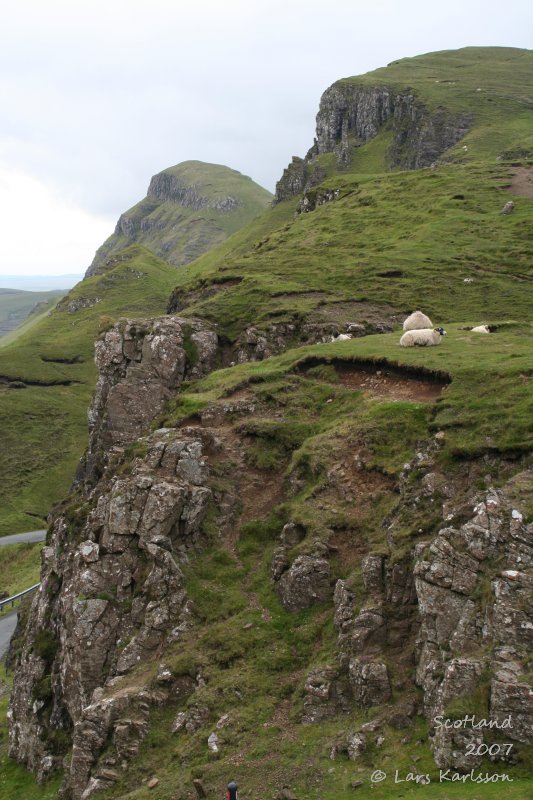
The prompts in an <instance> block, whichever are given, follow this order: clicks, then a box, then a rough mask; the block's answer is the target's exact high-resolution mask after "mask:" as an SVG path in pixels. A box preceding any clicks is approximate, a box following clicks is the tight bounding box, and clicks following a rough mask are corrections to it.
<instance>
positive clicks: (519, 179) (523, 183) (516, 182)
mask: <svg viewBox="0 0 533 800" xmlns="http://www.w3.org/2000/svg"><path fill="white" fill-rule="evenodd" d="M509 191H510V192H511V194H516V195H518V196H519V197H529V198H530V199H533V167H517V168H516V169H514V170H513V179H512V181H511V185H510V187H509Z"/></svg>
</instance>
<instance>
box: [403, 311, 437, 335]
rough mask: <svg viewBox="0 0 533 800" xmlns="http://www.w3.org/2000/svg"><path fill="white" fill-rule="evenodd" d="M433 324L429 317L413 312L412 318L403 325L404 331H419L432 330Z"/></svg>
mask: <svg viewBox="0 0 533 800" xmlns="http://www.w3.org/2000/svg"><path fill="white" fill-rule="evenodd" d="M432 327H433V323H432V321H431V320H430V318H429V317H426V315H425V314H422V312H421V311H413V313H412V314H411V316H410V317H407V319H406V320H405V322H404V323H403V329H404V331H419V330H421V329H422V328H432Z"/></svg>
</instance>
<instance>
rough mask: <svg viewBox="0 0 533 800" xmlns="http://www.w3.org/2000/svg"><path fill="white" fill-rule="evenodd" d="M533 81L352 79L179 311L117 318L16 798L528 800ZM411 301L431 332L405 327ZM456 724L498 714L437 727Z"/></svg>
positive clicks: (21, 662)
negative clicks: (238, 792)
mask: <svg viewBox="0 0 533 800" xmlns="http://www.w3.org/2000/svg"><path fill="white" fill-rule="evenodd" d="M458 76H464V77H462V78H461V77H458ZM532 77H533V53H531V52H529V51H521V50H512V49H500V48H480V49H477V48H467V49H466V50H463V51H456V52H445V53H438V54H430V55H428V56H421V57H417V58H416V59H406V60H404V61H400V62H398V63H395V64H393V65H391V66H390V67H388V68H386V69H384V70H379V71H377V72H376V73H372V75H370V76H363V77H362V78H350V79H346V80H345V81H341V82H339V83H337V84H335V86H334V87H332V88H331V89H328V90H327V91H326V93H325V95H324V98H325V99H323V101H322V104H321V110H320V112H319V115H318V120H317V144H316V146H315V147H314V148H313V149H312V150H311V151H310V153H309V154H308V156H307V157H306V159H302V160H301V161H300V162H295V164H294V166H293V168H291V169H290V170H289V173H286V174H285V176H284V178H283V179H282V181H281V190H280V188H279V187H278V202H277V204H276V205H275V206H274V207H273V208H271V209H268V210H267V211H265V212H264V213H263V214H262V215H261V216H260V217H258V218H257V219H256V220H254V221H253V222H252V223H251V224H250V225H249V226H248V227H247V228H245V229H243V230H242V231H240V232H238V233H236V234H235V235H234V236H232V237H231V238H230V239H228V240H227V241H226V242H224V243H223V244H221V245H220V246H219V247H217V248H216V249H214V250H212V251H210V252H209V253H207V254H205V255H204V256H202V257H201V258H200V259H198V260H197V261H195V262H193V263H191V264H188V265H185V266H184V267H182V268H181V269H180V270H179V271H177V272H176V271H172V272H171V275H170V277H171V278H172V281H173V284H174V285H175V287H176V288H175V289H174V292H173V293H172V297H171V300H170V304H169V310H170V311H171V312H172V317H171V318H169V317H163V318H157V319H149V318H147V317H148V309H146V312H143V314H142V317H143V318H142V319H141V320H139V319H138V318H137V319H136V318H132V319H131V320H129V321H125V320H122V321H121V322H120V323H119V324H117V325H115V326H113V327H110V328H109V329H108V330H106V331H105V333H104V334H103V336H102V338H101V340H100V342H99V344H98V353H97V355H98V366H99V382H98V391H97V393H96V395H95V397H94V399H93V401H92V404H91V407H90V430H91V438H90V449H89V452H88V455H87V458H86V459H85V461H84V463H83V465H82V467H81V468H80V471H79V473H78V481H77V485H76V487H75V489H74V490H73V491H72V493H71V494H70V495H69V496H68V497H67V498H66V499H65V501H64V502H63V503H62V504H61V505H60V506H59V507H57V508H56V510H55V512H54V514H53V519H52V524H51V526H50V532H49V540H48V547H47V548H46V551H45V558H44V559H43V570H42V578H43V588H42V590H41V591H40V592H39V594H38V596H37V598H36V600H35V602H34V604H33V607H32V609H31V611H27V612H25V616H24V623H25V627H24V626H21V628H20V631H19V636H18V637H17V639H16V641H15V643H14V646H13V651H12V657H13V658H14V659H15V662H16V663H15V666H16V669H15V677H14V690H13V695H12V704H11V710H12V715H11V722H10V752H11V756H12V757H13V758H14V759H16V760H17V761H18V762H19V764H18V766H15V765H14V764H13V763H11V764H10V766H9V769H8V770H7V771H6V775H7V778H6V781H5V784H4V790H5V796H6V798H7V797H8V796H9V793H11V795H13V789H14V787H16V788H17V790H19V791H20V787H22V791H24V790H25V788H26V787H27V789H28V792H27V793H28V796H29V797H33V796H35V797H41V798H43V797H46V794H47V793H49V794H52V793H55V791H56V788H57V785H58V782H59V780H61V781H62V793H63V797H65V798H66V800H67V799H68V800H81V798H86V797H87V796H90V795H93V794H96V796H101V797H102V798H104V797H105V798H116V800H119V799H120V800H126V799H127V800H148V798H150V797H154V796H157V797H158V798H160V800H176V798H179V800H190V798H191V797H194V796H195V794H196V796H197V797H204V796H207V797H217V796H219V795H222V793H223V791H224V787H225V785H226V783H227V781H228V780H230V779H235V780H237V782H238V783H239V785H240V786H241V789H242V796H243V797H258V798H259V797H261V798H264V797H267V798H271V799H272V800H274V799H275V800H294V798H298V800H303V798H305V799H306V800H307V798H315V797H316V798H321V800H348V798H350V797H353V796H357V795H358V794H360V795H361V796H362V797H366V796H367V795H368V796H370V795H371V796H372V798H375V800H392V798H397V797H399V796H405V797H412V798H413V800H414V799H415V798H418V800H430V798H431V799H432V800H433V798H438V800H459V798H461V800H479V798H481V797H483V800H488V799H489V798H494V800H495V798H496V796H501V793H502V791H505V795H506V797H509V798H510V799H511V800H525V798H526V797H528V796H530V795H531V785H532V784H531V775H530V771H529V766H530V764H531V744H532V741H531V723H532V722H533V720H532V717H531V711H530V703H529V697H530V696H531V685H530V684H531V657H530V653H531V630H533V620H532V619H531V613H530V611H531V609H530V604H529V603H528V595H529V592H530V587H531V581H532V576H531V565H532V564H533V548H532V534H533V527H532V523H531V520H532V514H533V505H532V501H533V478H532V462H531V450H532V446H533V443H532V441H531V438H530V436H531V430H530V419H531V416H532V396H531V388H530V387H531V376H532V375H533V360H532V356H531V353H532V348H531V342H532V327H531V320H530V317H529V314H530V307H531V289H530V287H531V279H532V276H531V273H530V266H529V265H530V262H531V255H532V253H531V240H530V237H529V220H530V218H531V210H532V208H533V200H532V199H531V198H530V197H528V196H524V195H527V192H524V191H523V189H522V188H521V187H522V186H523V185H525V184H527V185H529V183H528V181H529V176H530V175H531V160H530V158H529V157H528V155H527V152H526V151H527V150H528V147H529V144H528V130H527V129H526V126H525V120H526V116H525V114H526V111H525V109H526V103H527V102H528V99H527V95H528V91H529V87H530V85H531V78H532ZM367 87H369V92H370V94H365V92H366V90H367ZM383 87H386V88H387V92H386V94H387V97H388V99H387V98H386V97H385V93H384V92H383V91H382V89H383ZM377 89H379V91H377ZM478 89H480V90H481V91H478ZM361 92H363V94H361ZM373 104H374V105H373ZM378 107H379V108H381V112H380V115H381V116H380V117H379V125H375V127H374V129H373V132H372V131H371V129H370V128H369V127H368V128H367V123H370V122H372V120H374V122H375V121H376V119H377V117H376V116H375V114H374V111H375V109H376V108H378ZM409 120H411V123H412V124H410V123H409ZM339 126H340V127H339ZM365 131H366V132H365ZM370 133H372V135H369V134H370ZM458 133H459V134H460V136H459V138H456V140H455V141H453V142H452V140H453V139H454V137H456V136H457V134H458ZM450 142H451V144H450ZM465 142H468V143H467V144H465ZM465 147H466V148H467V149H466V150H465V149H464V148H465ZM437 151H438V152H437ZM430 152H431V158H432V161H431V164H428V165H424V164H425V160H426V158H427V157H428V155H429V153H430ZM517 175H518V176H520V181H519V182H518V183H517V182H516V177H517ZM299 180H300V183H298V181H299ZM513 187H514V188H513ZM510 200H512V201H513V203H514V206H513V207H512V208H509V207H507V209H506V213H502V210H503V208H504V206H506V204H507V202H508V201H510ZM131 253H133V258H134V259H140V260H141V261H140V262H139V263H142V260H143V259H146V258H148V256H147V254H146V252H144V251H140V250H138V249H137V248H135V249H134V250H133V251H126V253H125V254H122V255H120V254H119V255H117V256H115V258H116V259H117V264H118V265H120V264H121V263H122V262H121V260H120V259H122V258H125V259H128V258H130V257H132V256H131ZM150 259H151V263H153V262H154V261H155V259H153V258H152V257H150ZM125 264H126V268H128V269H130V273H128V274H129V278H128V279H126V277H125V276H124V277H123V280H124V284H123V285H124V286H126V285H127V286H130V284H129V282H128V281H129V280H131V279H132V276H133V275H134V274H135V273H132V272H131V269H132V265H131V264H130V263H129V262H128V261H126V262H125ZM157 264H158V265H159V267H160V268H161V269H163V265H160V264H159V262H157ZM115 268H116V269H119V266H117V267H115ZM136 269H138V270H139V271H142V267H141V266H137V267H136ZM112 274H113V272H112V271H111V272H110V273H103V274H102V275H97V276H95V277H94V278H91V279H90V280H91V281H98V280H105V279H106V277H108V276H112ZM164 274H165V280H164V285H166V284H167V279H168V277H169V275H168V273H167V272H165V273H164ZM89 285H91V286H92V285H93V284H89ZM82 286H83V284H82ZM162 288H163V287H162ZM96 293H97V284H96V283H95V284H94V294H91V295H90V296H91V297H92V298H93V299H94V295H95V294H96ZM159 302H160V295H158V299H157V303H155V305H157V304H158V303H159ZM417 307H422V308H423V310H424V311H425V312H426V313H428V314H429V315H430V316H431V317H432V319H433V322H434V323H435V324H441V325H444V326H445V327H446V329H447V335H446V336H445V337H443V340H442V341H441V342H440V345H439V346H438V347H434V348H431V349H428V348H409V349H404V348H401V347H400V346H399V338H400V330H401V322H402V320H403V318H404V317H405V316H406V314H407V313H408V312H410V311H412V310H413V309H414V308H417ZM138 308H139V306H138V305H136V308H135V309H134V311H135V314H134V315H133V314H132V317H133V316H135V317H138V313H137V309H138ZM87 313H88V312H87ZM480 323H485V324H487V325H489V327H490V333H489V334H486V333H485V334H481V333H475V332H472V331H471V327H472V326H473V325H475V324H480ZM105 327H107V326H105ZM339 333H343V334H345V335H346V336H351V337H352V338H351V340H346V339H345V338H343V339H342V340H341V341H332V338H333V337H336V336H337V334H339ZM47 348H48V349H47ZM28 352H29V351H28ZM48 352H50V353H52V352H53V348H52V346H51V342H48V344H47V343H46V342H45V343H44V346H43V350H42V355H46V354H48ZM76 352H77V349H76V347H75V346H74V345H73V347H72V348H71V349H70V350H69V353H70V354H71V355H72V356H73V357H74V356H75V354H76ZM35 369H36V367H35ZM42 369H43V370H44V371H46V375H47V376H48V380H50V379H51V378H52V377H53V378H55V379H56V380H57V379H59V378H61V377H63V376H66V375H67V374H68V375H69V376H70V377H75V376H76V375H77V374H79V373H78V370H81V369H82V367H81V366H80V365H79V364H76V363H75V359H74V358H73V363H71V364H69V365H59V364H55V365H50V364H49V363H48V364H43V365H42ZM44 371H43V373H42V374H43V376H44V374H45V372H44ZM208 373H209V374H208ZM27 391H29V389H26V390H24V392H27ZM168 397H170V399H169V400H168V402H167V403H166V404H165V406H164V407H163V400H165V399H166V398H168ZM130 412H131V413H130ZM149 420H152V421H151V424H150V425H149ZM26 623H27V624H26ZM466 714H475V715H476V717H477V719H485V718H486V719H489V718H490V719H494V720H496V721H498V722H499V724H501V723H502V722H503V720H505V719H506V718H508V717H509V716H510V717H511V718H512V725H511V729H508V728H505V729H504V730H501V731H500V730H488V731H487V730H481V731H480V730H472V729H468V730H463V729H460V730H459V727H460V726H455V727H453V725H452V727H450V728H445V727H443V726H438V725H437V722H436V721H437V719H439V718H441V719H449V720H451V722H452V723H454V722H457V721H459V722H460V721H461V719H462V718H463V717H464V716H465V715H466ZM504 743H505V744H504ZM489 748H490V749H489ZM502 748H504V749H502ZM509 748H510V749H509ZM6 750H7V746H4V748H3V754H5V753H6ZM24 768H27V769H29V770H31V771H32V772H33V773H35V774H36V775H37V776H38V777H39V779H42V780H44V781H46V780H50V783H49V784H48V785H47V784H46V783H45V784H44V788H43V789H42V790H39V789H37V788H36V787H35V785H34V783H33V781H32V778H31V777H30V776H28V775H27V774H26V773H25V772H24ZM376 770H379V771H380V776H378V782H375V780H374V778H375V776H376ZM495 774H496V775H504V776H507V777H506V778H501V779H500V778H498V780H497V781H494V782H493V781H492V780H491V779H490V776H493V775H495ZM478 775H479V776H480V777H479V778H477V779H476V777H477V776H478ZM373 776H374V777H373ZM409 776H410V777H409ZM452 776H457V777H452ZM468 776H470V778H469V777H468ZM484 776H485V779H484ZM486 776H489V778H488V781H487V780H486ZM501 782H505V787H503V788H502V787H501V786H499V783H501ZM480 784H483V785H480ZM354 790H355V792H354ZM98 793H100V794H98Z"/></svg>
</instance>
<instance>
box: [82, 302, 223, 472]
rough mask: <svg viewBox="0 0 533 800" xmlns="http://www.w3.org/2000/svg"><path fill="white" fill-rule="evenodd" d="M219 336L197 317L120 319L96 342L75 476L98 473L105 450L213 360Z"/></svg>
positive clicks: (126, 440) (132, 433)
mask: <svg viewBox="0 0 533 800" xmlns="http://www.w3.org/2000/svg"><path fill="white" fill-rule="evenodd" d="M217 346H218V337H217V335H216V333H215V331H214V330H213V328H212V327H211V326H210V325H208V324H207V323H205V322H203V321H202V320H198V319H194V318H190V319H185V318H180V317H164V318H161V319H159V318H157V319H136V320H124V321H122V322H120V323H119V324H118V325H116V326H114V327H113V328H112V329H111V330H110V331H108V332H107V333H105V334H104V335H103V337H102V338H101V339H100V340H99V341H98V342H97V343H96V346H95V360H96V365H97V367H98V375H99V377H98V382H97V385H96V392H95V395H94V398H93V400H92V403H91V406H90V408H89V412H88V418H89V449H88V452H87V455H86V457H85V463H84V466H83V468H82V470H81V471H80V476H84V475H85V476H93V477H94V476H95V475H99V474H100V473H101V471H102V468H103V466H104V465H105V463H106V459H107V458H108V456H109V454H110V453H112V452H113V451H116V450H117V449H119V450H120V449H123V448H124V447H125V446H126V445H128V444H131V443H132V442H133V441H135V439H137V438H138V437H139V436H140V435H141V434H142V433H143V432H144V431H145V429H146V428H147V426H148V425H149V423H150V422H151V421H152V420H153V419H154V417H156V416H157V414H158V413H159V412H160V411H161V410H162V408H163V406H164V404H165V402H166V401H167V400H169V399H170V398H171V397H173V396H174V395H175V394H176V393H177V392H178V390H179V387H180V385H181V383H182V382H183V380H185V379H189V378H199V377H201V376H202V375H205V374H206V373H208V372H210V371H211V370H212V369H213V368H214V366H215V363H216V356H217Z"/></svg>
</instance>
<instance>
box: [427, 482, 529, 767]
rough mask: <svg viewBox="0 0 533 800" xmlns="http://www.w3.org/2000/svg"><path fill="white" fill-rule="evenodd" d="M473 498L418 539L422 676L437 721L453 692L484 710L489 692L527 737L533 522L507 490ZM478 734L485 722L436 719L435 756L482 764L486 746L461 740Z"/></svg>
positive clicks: (451, 762) (500, 714) (496, 707)
mask: <svg viewBox="0 0 533 800" xmlns="http://www.w3.org/2000/svg"><path fill="white" fill-rule="evenodd" d="M473 503H474V508H473V512H472V517H471V519H469V520H468V521H467V522H465V523H464V524H463V525H461V526H460V527H448V528H443V529H442V530H441V531H439V533H438V535H437V536H436V537H435V539H433V541H432V542H431V543H430V544H429V545H424V544H420V545H418V547H417V556H416V563H415V570H414V572H415V579H416V593H417V598H418V608H419V613H420V617H421V620H422V625H421V628H420V632H419V635H418V643H417V647H418V652H419V656H418V669H417V682H418V684H419V685H420V686H421V687H422V689H423V691H424V705H425V711H426V715H427V717H428V720H429V721H430V722H431V723H432V724H433V727H434V726H435V723H434V720H435V719H436V718H437V717H439V716H441V717H444V718H445V717H449V716H452V715H453V703H454V702H457V701H459V702H460V701H461V700H462V702H463V705H465V706H468V705H469V704H470V705H472V703H473V702H475V701H473V698H476V695H477V702H478V704H480V705H481V713H479V712H478V717H480V718H482V717H483V716H484V715H485V714H486V711H487V709H486V706H483V700H484V699H485V700H486V698H488V697H490V718H491V719H493V720H496V721H497V722H499V723H502V722H503V721H504V719H505V718H506V717H508V716H509V715H511V717H512V728H509V730H507V731H506V735H508V736H509V738H510V739H511V740H513V741H518V742H524V741H528V740H529V737H530V736H531V730H533V711H532V710H531V707H530V703H529V701H528V698H529V697H530V693H531V688H530V687H529V685H528V679H527V674H526V673H527V666H526V664H527V658H528V653H529V652H531V647H532V645H533V624H532V620H531V614H530V613H529V612H530V611H531V609H530V608H529V611H528V596H529V593H530V591H531V585H532V576H531V568H532V567H533V526H532V525H525V524H524V521H523V517H522V514H521V513H520V512H519V511H518V510H517V509H515V508H513V506H512V504H511V503H510V502H509V500H508V498H507V497H506V494H505V491H496V490H489V491H488V492H486V493H484V494H483V495H480V496H478V497H476V498H474V501H473ZM487 595H488V597H487ZM480 693H481V696H480ZM451 709H452V710H451ZM484 712H485V714H484ZM456 713H457V712H456ZM464 713H467V712H466V710H465V711H464ZM470 713H473V712H472V711H470ZM482 741H483V731H482V730H481V731H464V730H461V729H459V730H458V731H456V730H453V729H452V730H448V729H446V728H444V727H442V726H437V728H436V730H435V736H434V740H433V747H434V753H435V760H436V762H437V765H438V766H439V767H451V766H460V767H463V768H466V769H470V768H471V767H473V766H477V765H478V764H479V763H480V762H481V757H480V756H477V757H474V758H470V759H469V758H467V757H464V755H463V754H464V751H465V744H469V743H471V742H475V743H478V742H482ZM461 755H463V757H461Z"/></svg>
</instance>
